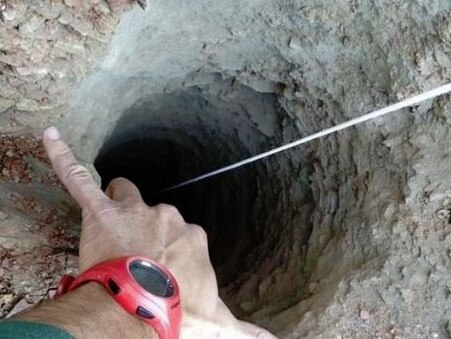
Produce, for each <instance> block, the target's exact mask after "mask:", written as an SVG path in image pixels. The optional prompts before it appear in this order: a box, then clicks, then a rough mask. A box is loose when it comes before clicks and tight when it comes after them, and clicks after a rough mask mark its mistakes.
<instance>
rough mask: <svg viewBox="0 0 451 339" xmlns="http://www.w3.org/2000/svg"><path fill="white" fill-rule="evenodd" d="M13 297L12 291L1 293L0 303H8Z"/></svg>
mask: <svg viewBox="0 0 451 339" xmlns="http://www.w3.org/2000/svg"><path fill="white" fill-rule="evenodd" d="M13 299H14V294H12V293H7V294H0V305H8V304H9V303H11V301H13Z"/></svg>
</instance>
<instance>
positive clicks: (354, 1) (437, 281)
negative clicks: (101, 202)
mask: <svg viewBox="0 0 451 339" xmlns="http://www.w3.org/2000/svg"><path fill="white" fill-rule="evenodd" d="M0 4H1V5H0V13H1V14H0V37H1V39H0V131H1V132H2V133H3V136H2V138H1V150H2V152H1V153H0V160H1V166H2V168H1V171H0V186H1V190H0V206H1V212H2V214H1V218H0V238H1V241H0V243H1V246H2V251H1V252H0V259H2V263H1V265H0V267H1V268H0V270H1V273H2V274H1V275H0V276H1V277H2V278H1V281H0V284H1V285H0V288H1V290H0V293H1V299H0V300H1V305H2V306H1V307H2V309H1V310H2V314H3V316H5V315H7V314H10V312H15V311H17V309H21V308H23V307H25V306H27V304H29V303H30V304H33V303H36V302H37V301H39V300H41V299H42V298H44V297H46V296H48V295H49V294H51V291H52V290H53V289H54V287H55V284H56V281H57V280H58V277H59V276H60V275H61V274H63V273H64V272H68V271H73V270H74V269H75V266H76V263H75V262H76V257H75V256H74V254H76V253H75V252H74V251H73V250H74V248H76V235H77V229H78V228H77V227H78V226H77V225H78V222H79V220H78V219H77V209H76V207H75V206H74V204H73V202H72V201H71V200H70V198H69V197H68V196H67V193H66V192H65V191H64V190H63V189H62V188H61V187H60V186H59V185H58V183H57V180H56V179H55V178H54V176H53V175H52V174H51V172H50V170H49V168H48V164H46V161H45V157H44V156H43V154H42V149H40V146H39V143H38V142H37V141H36V140H35V139H34V137H33V136H36V135H38V134H39V133H40V131H41V129H42V127H44V126H46V125H48V124H50V123H56V124H57V125H58V126H60V127H61V129H62V130H63V133H64V134H65V136H66V137H67V138H68V139H69V140H70V141H71V143H72V145H73V147H74V149H75V150H76V151H77V154H78V156H79V157H80V158H81V159H83V160H84V161H85V162H87V163H93V162H94V159H95V157H96V154H97V152H98V150H99V149H100V148H101V147H102V145H103V143H104V142H105V138H107V137H108V136H109V135H110V134H111V133H112V132H114V131H115V130H116V129H117V127H118V126H117V125H116V124H117V122H118V121H120V122H121V124H124V126H126V125H127V123H128V122H127V117H130V116H132V115H131V114H133V113H136V110H137V108H139V109H140V110H144V111H145V105H144V106H143V104H145V103H149V102H151V103H153V104H154V105H158V104H159V99H158V98H164V100H168V96H169V98H170V96H171V95H172V96H174V97H175V96H176V97H177V98H178V99H177V100H179V99H180V97H181V96H180V93H189V95H190V96H191V97H193V98H194V100H193V101H192V102H194V103H195V104H193V106H192V107H191V106H190V107H191V108H190V112H191V115H190V112H183V111H177V113H176V114H178V115H176V117H177V118H176V119H174V115H171V114H172V113H171V112H172V111H171V110H167V111H165V114H162V115H161V116H155V109H153V110H149V111H152V112H153V113H152V115H150V114H149V116H152V117H153V120H151V121H150V123H149V121H146V120H143V123H149V126H151V127H155V128H157V129H158V128H161V127H162V126H163V127H165V128H166V129H167V128H168V126H169V127H170V126H173V127H174V126H175V127H176V128H177V131H178V134H177V137H176V138H175V137H173V134H171V133H167V134H166V135H163V136H161V137H164V138H166V139H168V140H170V141H171V142H175V143H179V144H180V145H181V144H182V142H183V140H185V139H186V138H187V137H188V136H189V137H190V142H191V144H190V145H192V146H189V149H188V150H186V152H187V158H190V157H191V158H193V159H196V161H197V162H199V161H200V160H199V159H202V157H200V156H199V154H205V152H207V153H208V151H209V150H210V151H211V149H209V148H208V146H209V145H213V146H214V147H218V145H223V150H227V152H229V153H230V154H231V158H233V157H236V156H239V155H242V154H255V153H256V152H258V151H261V150H262V149H264V148H265V147H268V146H271V142H273V145H274V144H278V143H283V142H287V141H290V140H293V139H294V138H296V137H300V136H305V135H308V134H310V133H313V132H316V131H318V130H320V129H322V128H325V127H329V126H331V125H333V124H335V123H339V122H342V121H344V120H346V119H349V118H351V117H355V116H357V115H360V114H363V113H366V112H369V111H371V110H373V109H374V108H379V107H383V106H385V105H387V104H389V103H394V102H396V101H398V100H401V99H403V98H406V97H408V96H410V95H413V94H416V93H419V92H421V91H424V90H427V89H431V88H433V87H435V86H438V85H440V84H444V83H446V82H449V79H450V78H451V76H450V75H451V59H450V57H449V56H450V55H451V54H450V53H451V26H450V25H451V24H450V23H451V20H450V19H451V4H450V3H449V2H448V1H445V0H436V1H426V0H415V1H410V2H405V1H401V0H399V1H398V0H396V1H369V0H349V1H339V2H337V1H329V0H321V1H309V0H289V1H284V2H280V1H275V0H261V1H260V0H255V1H246V2H243V1H238V0H228V1H220V2H211V1H207V0H199V1H195V2H189V3H188V2H184V1H181V0H174V1H170V2H168V1H158V0H155V1H153V2H149V6H148V10H147V11H142V10H141V9H140V8H139V7H137V6H131V8H130V10H129V11H127V12H125V13H122V12H121V13H120V12H118V11H117V10H116V9H115V8H118V7H121V6H122V5H123V3H121V2H120V1H118V2H115V3H114V4H112V3H111V2H110V3H109V4H108V3H104V2H101V1H86V2H81V3H80V2H77V1H64V2H63V1H57V0H52V1H50V0H47V1H42V2H34V1H10V0H6V1H5V0H3V1H1V2H0ZM243 87H246V88H248V91H249V90H250V91H254V92H255V93H259V94H264V95H268V98H270V99H269V100H272V101H273V102H271V105H269V106H271V107H277V109H271V110H268V111H265V112H262V110H259V111H258V112H257V111H253V110H252V108H251V107H249V106H247V105H246V103H244V104H240V105H238V106H239V108H235V107H234V106H233V105H231V104H229V103H231V102H239V100H237V98H240V95H241V93H245V92H243V91H242V90H241V89H242V88H243ZM237 89H238V90H237ZM265 100H266V99H265ZM177 102H179V103H180V104H179V106H180V107H184V106H186V105H184V103H183V101H177ZM192 102H191V104H192ZM221 105H223V107H221ZM143 107H144V108H143ZM211 107H216V108H215V109H214V110H212V109H211ZM262 107H266V106H262ZM163 108H164V107H163ZM205 108H208V109H210V110H209V112H212V114H211V115H208V116H205V115H202V112H205V111H207V109H205ZM204 109H205V110H204ZM263 111H264V110H263ZM221 112H225V113H223V115H225V116H219V114H220V113H221ZM450 113H451V101H450V98H449V96H443V97H441V98H439V99H436V100H434V101H432V102H431V101H428V102H425V103H423V104H421V105H419V106H418V107H415V108H412V109H409V110H404V111H402V112H399V113H398V114H396V115H394V116H391V117H387V118H384V119H380V120H377V121H374V122H371V123H368V124H365V125H363V126H360V127H357V128H355V129H351V130H348V131H345V132H340V133H338V134H335V135H332V136H329V137H327V138H325V139H323V140H320V141H318V142H315V143H312V144H310V145H308V146H306V147H305V148H302V149H299V150H298V151H293V152H288V153H286V154H285V155H284V156H282V157H277V158H273V159H272V160H268V161H267V162H263V163H262V167H261V168H260V169H259V176H258V180H256V181H255V182H254V181H252V189H250V188H249V190H251V192H252V195H253V196H255V197H256V199H255V200H253V203H252V204H250V205H249V210H250V212H249V213H250V214H249V215H250V216H252V217H255V218H254V219H255V220H256V221H257V222H256V226H255V232H254V234H253V236H254V237H255V239H257V240H258V241H256V242H255V243H254V244H253V246H251V247H249V248H248V250H247V251H246V253H248V255H246V256H245V257H243V258H240V261H241V262H240V264H241V266H240V270H239V272H237V273H238V277H237V278H236V279H235V280H234V281H232V282H230V283H228V284H227V285H226V286H223V287H222V289H221V293H222V296H223V297H224V298H225V300H226V302H227V303H228V304H229V305H230V306H231V307H232V308H233V310H234V312H235V313H236V314H238V315H239V316H240V317H242V318H244V319H248V320H251V321H253V322H255V323H258V324H261V325H262V326H265V327H267V328H269V329H270V330H272V331H273V332H274V333H276V334H278V335H279V336H281V337H285V338H299V337H312V338H313V337H323V338H355V337H357V338H366V337H376V338H450V337H451V323H450V319H451V283H450V282H451V184H450V183H451V171H450V170H449V156H450V152H449V150H450V146H451V145H450V140H449V130H450V126H451V118H450V117H451V114H450ZM215 121H216V124H215ZM242 127H245V128H242ZM193 131H194V132H193ZM184 133H185V134H184ZM227 140H231V141H230V142H228V141H227ZM240 147H241V150H240V151H239V148H240ZM242 149H244V150H245V151H246V152H244V153H243V152H242ZM210 160H211V159H210ZM190 166H191V167H192V168H195V166H196V165H195V164H194V163H192V164H190ZM193 166H194V167H193ZM198 166H200V165H198ZM198 168H199V169H200V168H201V167H198ZM265 175H266V177H267V178H271V179H270V180H269V179H268V180H265V179H264V178H265ZM231 180H232V183H235V184H236V183H239V181H233V179H231ZM240 183H241V182H240ZM240 187H242V188H243V192H246V184H245V183H244V184H241V185H240ZM249 187H250V186H249ZM249 190H248V191H249ZM210 193H211V195H210V196H209V200H211V201H210V202H214V201H215V200H216V199H217V200H216V202H217V205H216V206H220V205H221V204H220V203H219V202H222V204H229V205H232V204H233V202H235V201H240V200H239V199H235V198H234V195H233V194H232V193H231V192H227V190H226V189H225V188H224V187H222V188H221V189H217V190H215V191H210ZM219 196H220V197H221V199H222V200H221V199H219V198H217V197H219ZM223 201H225V202H226V203H224V202H223ZM251 219H252V218H251ZM235 230H236V228H235ZM237 232H239V228H238V231H237ZM230 266H233V265H231V263H229V267H230ZM21 270H22V271H21ZM17 272H21V273H20V274H17ZM13 273H14V274H13Z"/></svg>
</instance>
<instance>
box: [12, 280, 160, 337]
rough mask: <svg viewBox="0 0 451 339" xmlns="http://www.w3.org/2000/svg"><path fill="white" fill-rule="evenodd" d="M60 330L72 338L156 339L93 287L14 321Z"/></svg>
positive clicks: (150, 329)
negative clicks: (35, 323)
mask: <svg viewBox="0 0 451 339" xmlns="http://www.w3.org/2000/svg"><path fill="white" fill-rule="evenodd" d="M16 319H19V320H26V321H35V322H41V323H46V324H50V325H54V326H57V327H60V328H62V329H64V330H66V331H68V332H69V333H71V334H72V335H73V336H75V337H76V338H158V336H157V334H156V333H155V332H154V331H153V330H152V328H151V327H150V326H148V325H147V324H145V323H144V322H143V321H141V320H140V319H138V318H136V317H134V316H132V315H130V314H128V313H127V312H126V311H125V310H123V309H122V308H121V307H120V305H119V304H117V303H116V301H115V300H114V299H113V298H112V297H111V296H110V295H109V294H108V293H107V292H106V291H105V289H104V288H103V287H102V286H100V285H99V284H97V283H89V284H86V285H84V286H81V287H79V288H77V289H76V290H75V291H73V292H71V293H68V294H66V295H65V296H63V297H61V298H59V299H57V300H52V301H47V302H45V303H43V304H41V305H39V306H38V307H36V308H34V309H32V310H30V311H29V312H26V313H23V314H20V315H18V316H17V317H16Z"/></svg>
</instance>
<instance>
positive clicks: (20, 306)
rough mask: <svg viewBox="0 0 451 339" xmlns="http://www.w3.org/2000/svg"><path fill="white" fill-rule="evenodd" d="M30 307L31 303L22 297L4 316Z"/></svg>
mask: <svg viewBox="0 0 451 339" xmlns="http://www.w3.org/2000/svg"><path fill="white" fill-rule="evenodd" d="M30 307H31V305H30V304H29V303H28V302H27V300H26V299H25V298H23V299H22V300H20V301H19V302H18V303H17V304H16V305H15V306H14V307H13V309H12V310H11V311H10V312H9V313H8V315H7V316H6V317H7V318H10V317H12V316H13V315H15V314H17V313H19V312H22V311H24V310H26V309H28V308H30Z"/></svg>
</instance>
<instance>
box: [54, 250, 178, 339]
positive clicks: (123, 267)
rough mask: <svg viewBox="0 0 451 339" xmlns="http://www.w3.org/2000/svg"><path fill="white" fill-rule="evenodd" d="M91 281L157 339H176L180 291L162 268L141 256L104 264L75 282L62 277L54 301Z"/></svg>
mask: <svg viewBox="0 0 451 339" xmlns="http://www.w3.org/2000/svg"><path fill="white" fill-rule="evenodd" d="M91 281H95V282H98V283H100V284H101V285H103V287H105V289H106V290H107V291H108V293H109V294H110V295H111V296H112V297H113V298H114V299H115V300H116V301H117V302H118V303H119V304H120V305H121V306H122V307H123V308H124V309H125V310H126V311H127V312H128V313H130V314H133V315H136V316H138V317H139V318H141V319H142V320H144V321H145V322H146V323H148V324H149V325H150V326H152V327H153V328H154V329H155V330H156V332H157V333H158V335H159V337H160V339H176V338H178V337H179V332H180V323H181V320H182V311H181V306H180V294H179V287H178V285H177V282H176V281H175V278H174V276H173V275H172V274H171V272H169V271H168V270H167V269H166V268H165V267H164V266H162V265H160V264H158V263H156V262H155V261H153V260H150V259H148V258H146V257H142V256H129V257H122V258H117V259H113V260H109V261H105V262H102V263H100V264H97V265H95V266H93V267H91V268H90V269H88V270H87V271H85V272H83V273H82V274H81V275H80V276H79V277H77V278H74V277H72V276H70V275H65V276H63V278H62V279H61V281H60V284H59V286H58V290H57V293H56V295H55V297H59V296H62V295H63V294H65V293H67V292H69V291H73V290H74V289H76V288H77V287H80V286H81V285H83V284H86V283H88V282H91Z"/></svg>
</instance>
